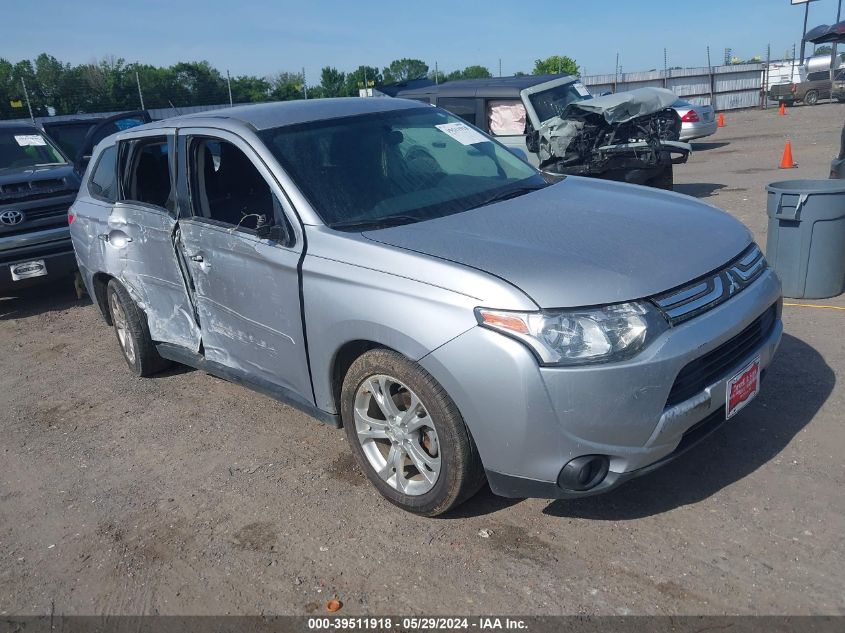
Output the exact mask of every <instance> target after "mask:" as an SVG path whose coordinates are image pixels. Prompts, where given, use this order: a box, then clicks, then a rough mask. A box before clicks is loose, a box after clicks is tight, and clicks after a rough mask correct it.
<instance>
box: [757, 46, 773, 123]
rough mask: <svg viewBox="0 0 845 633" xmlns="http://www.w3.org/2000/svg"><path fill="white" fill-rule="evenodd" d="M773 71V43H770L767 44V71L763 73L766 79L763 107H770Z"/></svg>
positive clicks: (762, 96)
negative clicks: (769, 94)
mask: <svg viewBox="0 0 845 633" xmlns="http://www.w3.org/2000/svg"><path fill="white" fill-rule="evenodd" d="M771 72H772V45H771V44H769V45H768V46H766V71H765V72H764V73H763V77H764V78H765V80H764V81H763V90H762V91H761V92H762V93H763V94H762V95H761V97H760V98H761V100H762V101H763V109H764V110H768V109H769V97H768V93H769V78H770V77H771Z"/></svg>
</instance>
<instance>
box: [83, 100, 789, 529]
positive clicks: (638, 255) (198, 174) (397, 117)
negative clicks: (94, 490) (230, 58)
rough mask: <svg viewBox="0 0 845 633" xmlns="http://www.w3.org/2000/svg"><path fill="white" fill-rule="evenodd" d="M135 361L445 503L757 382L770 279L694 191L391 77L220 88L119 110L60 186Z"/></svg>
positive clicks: (608, 454) (685, 432)
mask: <svg viewBox="0 0 845 633" xmlns="http://www.w3.org/2000/svg"><path fill="white" fill-rule="evenodd" d="M72 213H73V217H74V221H73V223H72V224H71V234H72V238H73V243H74V247H75V249H76V253H77V256H78V259H79V263H80V269H81V272H82V275H83V278H84V280H85V283H86V285H87V287H88V289H89V292H90V293H91V295H92V296H93V297H95V298H96V303H97V304H98V305H99V307H100V309H101V311H102V314H103V316H104V317H105V319H106V321H107V322H109V323H111V324H112V325H113V326H114V329H115V331H116V333H117V338H118V340H119V342H120V346H121V349H122V350H123V354H124V356H125V357H126V361H127V363H128V364H129V367H130V368H131V369H132V370H133V371H134V372H135V373H137V374H139V375H141V376H146V375H150V374H152V373H154V372H157V371H159V370H161V369H162V368H163V367H165V366H166V364H167V363H168V362H170V361H176V362H179V363H184V364H187V365H190V366H193V367H198V368H202V369H204V370H206V371H208V372H210V373H212V374H215V375H218V376H221V377H224V378H227V379H230V380H233V381H236V382H239V383H242V384H245V385H247V386H250V387H252V388H254V389H256V390H258V391H260V392H263V393H265V394H269V395H271V396H273V397H275V398H278V399H279V400H282V401H284V402H286V403H289V404H291V405H293V406H296V407H299V408H301V409H304V410H305V411H308V412H310V413H311V414H313V415H314V416H315V417H316V418H318V419H320V420H322V421H324V422H327V423H329V424H333V425H337V426H341V425H342V426H343V427H344V428H345V430H346V433H347V436H348V439H349V443H350V447H351V449H352V451H353V452H354V454H355V458H356V460H357V462H358V464H359V465H360V467H361V468H362V469H363V471H364V473H366V476H367V477H368V478H369V479H370V481H371V482H372V483H373V485H375V487H376V488H377V489H378V490H379V492H381V494H382V495H384V496H385V497H386V498H387V499H388V500H390V501H391V502H393V503H394V504H396V505H398V506H400V507H402V508H404V509H406V510H409V511H412V512H416V513H419V514H423V515H429V516H432V515H437V514H440V513H442V512H445V511H446V510H448V509H449V508H452V507H453V506H455V505H456V504H458V503H460V502H462V501H464V500H465V499H467V498H468V497H470V496H471V495H472V494H474V493H475V492H476V490H477V489H478V488H479V486H481V485H482V484H483V482H484V481H485V479H486V481H487V482H489V484H490V487H491V488H492V490H493V491H494V492H496V493H497V494H500V495H505V496H513V497H527V496H536V497H548V498H570V497H579V496H584V495H590V494H595V493H599V492H604V491H607V490H610V489H611V488H613V487H615V486H617V485H619V484H620V483H622V482H624V481H625V480H627V479H630V478H631V477H635V476H637V475H640V474H642V473H644V472H647V471H649V470H651V469H653V468H655V467H656V466H658V465H661V464H663V463H665V462H667V461H669V460H671V459H673V458H675V457H677V456H678V455H679V454H681V453H682V452H683V451H685V450H686V449H687V448H689V447H690V446H691V445H693V444H694V443H695V442H696V441H698V440H699V439H701V438H702V437H703V436H705V435H706V434H708V433H709V432H711V431H712V430H713V429H715V428H716V427H717V426H719V425H720V424H721V423H722V422H723V421H725V419H726V418H731V417H732V416H734V415H735V414H736V413H737V412H738V411H740V410H741V409H742V408H743V407H744V406H745V405H746V404H747V403H748V402H749V401H750V400H751V399H752V398H753V397H754V396H755V395H756V394H757V393H758V390H759V388H760V382H761V379H762V376H763V373H764V370H765V368H766V367H767V366H768V365H769V363H770V362H771V360H772V356H773V355H774V353H775V350H776V348H777V346H778V343H779V341H780V337H781V332H782V324H781V319H780V311H781V291H780V283H779V282H778V279H777V278H776V276H775V275H774V274H773V273H772V272H771V270H769V269H768V268H767V265H766V262H765V260H764V259H763V256H762V254H761V252H760V250H759V249H758V248H757V246H756V245H755V244H754V243H753V241H752V238H751V236H750V234H749V232H748V230H746V229H745V228H744V227H743V226H742V225H741V224H740V223H738V222H737V221H736V220H734V219H733V218H731V217H730V216H728V215H727V214H725V213H723V212H722V211H719V210H717V209H714V208H712V207H709V206H707V205H704V204H701V203H699V202H696V201H694V200H692V199H690V198H687V197H684V196H680V195H676V194H671V193H666V192H661V191H657V190H653V189H646V188H642V187H638V186H633V185H626V184H620V183H611V182H604V181H595V180H588V179H584V178H578V177H571V176H570V177H566V178H564V179H563V180H562V181H561V182H558V183H557V184H549V183H547V182H546V180H544V178H543V177H542V175H541V174H540V173H539V172H538V171H537V170H536V169H534V168H533V167H531V166H530V165H528V164H527V163H525V162H523V161H522V160H520V159H519V158H518V157H516V156H515V155H514V154H512V153H511V152H510V151H508V150H507V149H506V148H505V147H504V146H502V145H500V144H499V143H497V142H496V141H494V140H493V139H491V138H490V137H489V136H487V135H485V134H484V133H482V132H480V131H479V130H478V129H476V128H474V127H472V126H471V125H469V124H467V123H466V122H464V121H462V120H461V119H459V118H456V117H454V116H453V115H451V114H449V113H448V112H446V111H444V110H441V109H439V108H434V107H431V106H421V105H420V104H419V103H418V102H414V101H406V100H402V99H321V100H314V101H299V102H287V103H272V104H263V105H254V106H246V107H236V108H233V109H228V110H219V111H215V112H214V113H210V114H202V115H191V116H184V117H179V118H176V119H171V120H167V121H161V122H159V123H155V124H152V125H146V126H142V127H139V128H135V129H133V130H130V131H127V132H123V133H120V134H117V135H115V136H111V137H109V138H108V139H106V140H105V141H103V142H102V143H101V144H100V145H99V146H98V147H97V149H96V151H95V153H94V156H93V159H92V161H91V164H90V166H89V168H88V171H87V174H86V177H85V179H84V182H83V185H82V188H81V190H80V193H79V197H78V198H77V200H76V202H75V204H74V205H73V210H72Z"/></svg>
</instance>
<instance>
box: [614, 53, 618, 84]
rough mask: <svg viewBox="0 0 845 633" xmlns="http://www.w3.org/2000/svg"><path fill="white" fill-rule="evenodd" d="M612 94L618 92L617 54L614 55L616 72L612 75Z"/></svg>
mask: <svg viewBox="0 0 845 633" xmlns="http://www.w3.org/2000/svg"><path fill="white" fill-rule="evenodd" d="M613 92H619V53H616V70H615V71H614V75H613Z"/></svg>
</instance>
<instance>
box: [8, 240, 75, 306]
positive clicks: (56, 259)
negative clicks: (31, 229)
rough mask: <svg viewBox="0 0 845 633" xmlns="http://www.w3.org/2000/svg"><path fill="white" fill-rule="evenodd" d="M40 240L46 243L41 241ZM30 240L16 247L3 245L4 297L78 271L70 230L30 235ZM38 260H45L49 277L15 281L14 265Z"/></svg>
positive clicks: (19, 243) (16, 244)
mask: <svg viewBox="0 0 845 633" xmlns="http://www.w3.org/2000/svg"><path fill="white" fill-rule="evenodd" d="M38 237H40V238H41V239H42V240H44V241H38V239H37V238H38ZM26 238H27V239H25V240H24V239H20V240H17V241H16V242H15V244H14V245H13V244H12V243H11V242H9V243H5V244H3V245H0V294H7V293H8V292H10V291H17V290H20V289H21V288H27V287H30V286H34V285H37V284H40V283H44V282H47V281H52V280H54V279H57V278H59V277H64V276H67V275H70V274H71V273H73V272H74V271H75V270H76V255H75V254H74V251H73V244H72V243H71V240H70V234H69V232H68V230H67V228H63V229H62V230H52V231H50V232H47V231H45V232H43V233H41V234H30V235H27V236H26ZM48 238H49V239H48ZM6 239H8V238H6ZM37 260H43V261H44V266H45V268H46V269H47V274H46V275H44V276H40V277H31V278H29V279H22V280H19V281H14V280H13V279H12V273H11V270H12V267H13V266H15V265H17V264H21V263H24V262H30V261H37Z"/></svg>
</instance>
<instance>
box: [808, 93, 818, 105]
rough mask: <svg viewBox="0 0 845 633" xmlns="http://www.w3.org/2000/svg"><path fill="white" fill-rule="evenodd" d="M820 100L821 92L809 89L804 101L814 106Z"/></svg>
mask: <svg viewBox="0 0 845 633" xmlns="http://www.w3.org/2000/svg"><path fill="white" fill-rule="evenodd" d="M818 102H819V92H818V90H809V91H807V94H805V95H804V103H805V104H807V105H809V106H814V105H816V104H817V103H818Z"/></svg>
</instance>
